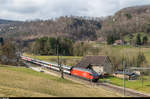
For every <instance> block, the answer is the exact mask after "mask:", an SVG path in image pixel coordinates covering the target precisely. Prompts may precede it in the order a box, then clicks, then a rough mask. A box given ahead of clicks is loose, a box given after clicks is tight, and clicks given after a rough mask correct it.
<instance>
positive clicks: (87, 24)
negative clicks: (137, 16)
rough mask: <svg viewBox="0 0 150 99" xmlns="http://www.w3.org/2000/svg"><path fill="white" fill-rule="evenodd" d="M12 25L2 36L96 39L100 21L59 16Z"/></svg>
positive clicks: (25, 38) (24, 38)
mask: <svg viewBox="0 0 150 99" xmlns="http://www.w3.org/2000/svg"><path fill="white" fill-rule="evenodd" d="M14 27H15V28H14V29H12V30H11V31H10V30H6V31H5V33H4V34H3V35H2V36H4V37H6V38H8V37H14V38H19V39H23V40H32V39H35V38H38V37H43V36H52V37H56V36H64V37H68V38H71V39H74V40H96V37H97V36H96V35H97V34H96V33H97V30H99V29H100V28H101V23H100V21H97V20H93V19H86V18H83V17H73V16H71V17H60V18H57V19H55V20H53V19H49V20H35V21H28V22H27V21H26V22H23V24H20V25H16V26H14Z"/></svg>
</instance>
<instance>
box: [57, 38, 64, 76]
mask: <svg viewBox="0 0 150 99" xmlns="http://www.w3.org/2000/svg"><path fill="white" fill-rule="evenodd" d="M59 48H60V47H59V42H58V37H57V63H58V66H59V69H60V73H61V78H63V79H64V77H63V69H62V65H61V63H60V59H59Z"/></svg>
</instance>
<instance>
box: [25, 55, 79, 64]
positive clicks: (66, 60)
mask: <svg viewBox="0 0 150 99" xmlns="http://www.w3.org/2000/svg"><path fill="white" fill-rule="evenodd" d="M24 56H28V57H32V58H36V59H39V60H45V61H47V62H55V63H57V59H58V57H57V56H39V55H33V54H27V53H24ZM59 58H60V60H61V62H62V64H66V65H68V66H73V65H76V64H77V63H78V62H79V61H80V60H81V59H82V57H80V56H60V57H59Z"/></svg>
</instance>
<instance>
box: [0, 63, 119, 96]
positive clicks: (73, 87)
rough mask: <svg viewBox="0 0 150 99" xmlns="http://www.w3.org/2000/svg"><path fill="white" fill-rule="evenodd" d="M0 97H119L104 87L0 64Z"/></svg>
mask: <svg viewBox="0 0 150 99" xmlns="http://www.w3.org/2000/svg"><path fill="white" fill-rule="evenodd" d="M0 78H1V79H0V97H119V96H121V95H119V94H117V93H114V92H110V91H107V90H105V89H103V88H94V87H90V86H89V87H88V86H86V85H82V84H78V83H74V82H72V81H70V80H63V79H60V78H58V77H55V76H51V75H48V74H44V73H41V72H36V71H33V70H31V69H28V68H22V67H11V66H9V67H8V66H2V65H0Z"/></svg>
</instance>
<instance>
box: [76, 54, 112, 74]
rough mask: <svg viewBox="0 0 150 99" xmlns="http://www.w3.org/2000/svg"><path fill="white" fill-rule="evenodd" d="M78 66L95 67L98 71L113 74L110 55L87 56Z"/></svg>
mask: <svg viewBox="0 0 150 99" xmlns="http://www.w3.org/2000/svg"><path fill="white" fill-rule="evenodd" d="M76 66H77V67H82V68H89V69H93V70H94V71H96V72H97V73H106V74H112V72H113V67H112V64H111V61H110V59H109V57H108V56H86V57H84V58H83V59H82V60H81V61H80V62H79V63H78V64H77V65H76Z"/></svg>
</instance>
